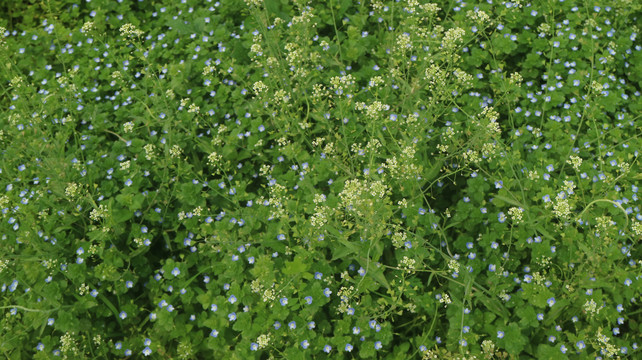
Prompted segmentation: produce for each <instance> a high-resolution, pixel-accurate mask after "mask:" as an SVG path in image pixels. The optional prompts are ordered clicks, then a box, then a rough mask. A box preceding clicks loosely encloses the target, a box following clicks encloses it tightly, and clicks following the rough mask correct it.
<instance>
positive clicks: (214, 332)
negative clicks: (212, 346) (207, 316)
mask: <svg viewBox="0 0 642 360" xmlns="http://www.w3.org/2000/svg"><path fill="white" fill-rule="evenodd" d="M210 336H211V337H218V330H216V329H214V330H212V332H210Z"/></svg>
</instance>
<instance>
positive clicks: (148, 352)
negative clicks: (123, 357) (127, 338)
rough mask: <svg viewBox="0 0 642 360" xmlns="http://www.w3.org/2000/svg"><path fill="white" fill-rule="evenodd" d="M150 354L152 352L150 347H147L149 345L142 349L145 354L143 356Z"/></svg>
mask: <svg viewBox="0 0 642 360" xmlns="http://www.w3.org/2000/svg"><path fill="white" fill-rule="evenodd" d="M151 354H152V349H150V348H149V346H147V347H145V348H144V349H143V355H145V356H149V355H151Z"/></svg>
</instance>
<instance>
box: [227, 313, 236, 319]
mask: <svg viewBox="0 0 642 360" xmlns="http://www.w3.org/2000/svg"><path fill="white" fill-rule="evenodd" d="M227 318H228V319H229V320H230V321H234V320H236V313H235V312H233V313H229V314H228V315H227Z"/></svg>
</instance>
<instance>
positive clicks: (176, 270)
mask: <svg viewBox="0 0 642 360" xmlns="http://www.w3.org/2000/svg"><path fill="white" fill-rule="evenodd" d="M180 273H181V271H180V270H179V269H178V267H175V268H174V269H173V270H172V275H174V277H176V276H178V275H180Z"/></svg>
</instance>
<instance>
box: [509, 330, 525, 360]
mask: <svg viewBox="0 0 642 360" xmlns="http://www.w3.org/2000/svg"><path fill="white" fill-rule="evenodd" d="M504 337H505V339H506V351H508V353H509V354H511V355H515V356H517V355H519V354H520V353H521V352H522V350H524V346H525V345H526V343H527V341H526V338H525V337H524V336H523V335H522V332H521V330H520V328H519V325H517V324H516V323H511V324H510V325H509V326H508V329H507V330H506V331H505V333H504Z"/></svg>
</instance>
